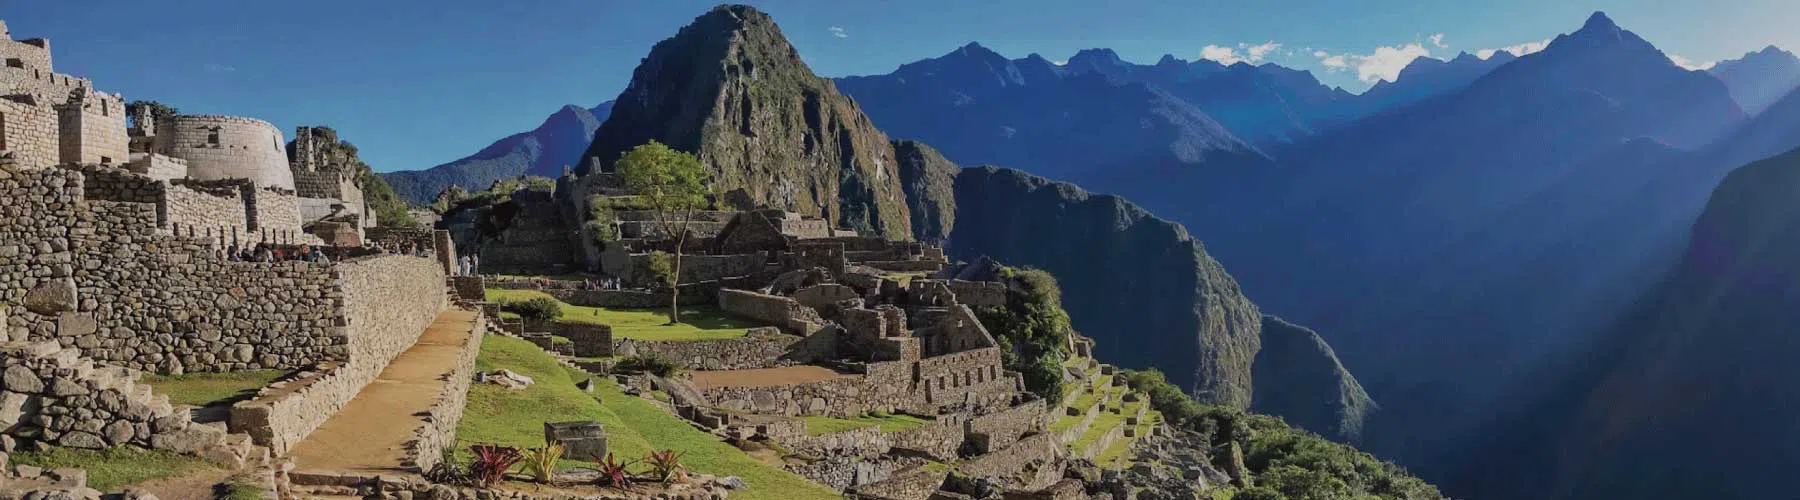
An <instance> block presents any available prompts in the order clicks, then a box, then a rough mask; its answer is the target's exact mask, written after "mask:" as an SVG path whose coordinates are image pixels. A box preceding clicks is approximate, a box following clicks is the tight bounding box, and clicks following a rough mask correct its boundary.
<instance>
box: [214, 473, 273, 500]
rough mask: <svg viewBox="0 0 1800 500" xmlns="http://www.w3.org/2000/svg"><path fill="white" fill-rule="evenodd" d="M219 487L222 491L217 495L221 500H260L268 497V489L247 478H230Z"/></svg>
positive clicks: (253, 479)
mask: <svg viewBox="0 0 1800 500" xmlns="http://www.w3.org/2000/svg"><path fill="white" fill-rule="evenodd" d="M220 487H221V488H223V490H224V491H223V492H221V493H220V494H219V498H220V499H221V500H262V499H264V498H268V497H269V496H270V492H269V490H268V488H265V487H263V485H262V484H260V483H258V482H256V479H255V478H251V477H247V476H232V477H231V479H230V480H227V481H225V484H223V485H220Z"/></svg>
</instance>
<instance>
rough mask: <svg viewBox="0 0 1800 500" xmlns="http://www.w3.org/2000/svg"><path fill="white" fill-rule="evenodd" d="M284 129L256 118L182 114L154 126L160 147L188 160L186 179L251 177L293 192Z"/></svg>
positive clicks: (266, 184)
mask: <svg viewBox="0 0 1800 500" xmlns="http://www.w3.org/2000/svg"><path fill="white" fill-rule="evenodd" d="M286 143H287V141H286V140H285V139H284V138H283V136H282V135H281V129H278V128H275V125H272V124H270V123H269V122H265V121H262V120H258V119H255V118H241V117H236V116H216V115H181V116H176V117H174V118H171V119H168V120H166V121H164V122H159V123H157V124H156V144H157V149H158V150H159V151H162V152H163V154H166V155H168V156H173V157H176V158H181V159H183V160H187V162H188V177H191V178H194V179H200V180H220V179H250V180H251V182H255V183H256V185H258V186H265V187H278V188H282V189H288V190H292V189H294V173H293V171H292V170H290V169H289V168H288V159H287V150H286V148H285V146H284V145H285V144H286Z"/></svg>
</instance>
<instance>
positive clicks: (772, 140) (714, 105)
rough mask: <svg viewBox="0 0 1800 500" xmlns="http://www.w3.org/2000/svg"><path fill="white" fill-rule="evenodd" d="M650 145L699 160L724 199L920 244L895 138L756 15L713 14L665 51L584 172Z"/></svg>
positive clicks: (626, 99) (661, 48)
mask: <svg viewBox="0 0 1800 500" xmlns="http://www.w3.org/2000/svg"><path fill="white" fill-rule="evenodd" d="M650 140H656V141H659V142H662V143H664V144H668V145H669V146H670V147H673V148H675V149H679V150H682V151H688V152H691V153H694V154H695V155H696V156H698V157H699V158H700V161H701V162H703V163H705V164H706V165H708V166H709V167H711V168H712V170H713V172H714V174H715V178H714V181H715V188H716V189H717V191H718V192H719V193H721V194H724V195H726V196H725V198H726V199H747V200H748V201H749V202H750V203H752V204H756V205H767V206H773V207H779V208H785V209H789V210H793V211H796V212H800V213H803V214H807V215H819V216H824V217H826V218H828V219H829V220H831V221H832V222H833V223H835V224H837V225H840V226H843V227H848V228H852V229H856V230H858V231H859V232H863V233H868V234H877V235H883V236H887V237H891V238H902V239H910V238H911V237H912V229H911V216H910V215H909V213H908V210H907V207H906V198H905V195H904V194H903V193H902V192H901V188H900V183H899V182H898V178H899V172H898V170H897V166H896V162H895V159H894V147H893V145H891V144H890V143H889V142H888V138H887V135H885V134H883V133H881V131H879V130H876V129H875V126H874V125H873V124H872V123H870V122H869V119H868V117H866V116H863V114H862V111H861V110H859V109H858V108H857V106H856V103H854V102H852V101H851V100H850V99H849V98H847V97H844V96H843V95H841V94H839V93H838V91H837V88H836V87H835V86H833V85H832V83H831V81H830V80H827V79H824V78H820V77H818V76H816V75H814V74H813V73H812V70H810V69H808V68H807V67H806V64H805V63H804V62H802V61H801V60H800V54H799V53H798V52H796V51H795V50H794V47H793V46H792V45H790V44H788V42H787V39H786V38H784V37H783V36H782V34H781V30H780V28H778V27H776V25H775V21H774V20H773V19H770V18H769V16H768V15H767V14H764V13H762V12H760V11H757V10H756V9H753V8H750V7H747V6H742V5H726V6H720V7H717V8H714V9H712V10H711V11H709V12H707V13H706V14H704V15H701V16H700V17H698V18H696V19H694V22H693V23H692V24H689V25H688V26H687V27H684V28H682V29H681V31H680V32H679V33H677V34H676V35H675V36H674V37H672V38H669V39H667V40H663V41H662V42H660V43H657V44H656V46H655V47H654V48H652V49H651V50H650V55H649V56H647V57H645V58H644V61H643V63H642V64H640V65H638V67H637V70H636V71H634V72H633V73H632V79H631V84H630V86H628V87H627V88H626V89H625V92H624V93H622V94H620V95H619V99H618V101H617V103H616V104H615V105H614V106H613V110H612V116H611V117H610V118H608V119H607V120H606V122H605V123H602V124H601V125H600V128H599V130H597V131H596V132H595V134H594V140H593V143H592V144H591V145H590V146H589V147H588V150H587V153H586V155H585V157H584V160H583V162H582V165H581V168H582V171H583V172H584V173H585V172H587V171H591V170H593V169H595V168H598V169H599V171H611V170H612V168H613V163H614V162H616V161H618V159H619V157H620V155H621V154H623V153H624V152H625V151H628V150H630V149H631V148H633V147H636V146H638V145H640V144H643V143H645V142H647V141H650Z"/></svg>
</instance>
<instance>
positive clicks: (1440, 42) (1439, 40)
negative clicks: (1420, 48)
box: [1429, 33, 1450, 49]
mask: <svg viewBox="0 0 1800 500" xmlns="http://www.w3.org/2000/svg"><path fill="white" fill-rule="evenodd" d="M1429 39H1430V40H1431V44H1432V45H1434V46H1437V48H1440V49H1448V48H1450V46H1449V45H1444V34H1443V33H1438V34H1435V35H1431V37H1430V38H1429Z"/></svg>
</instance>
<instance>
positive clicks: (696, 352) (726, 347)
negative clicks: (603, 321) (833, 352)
mask: <svg viewBox="0 0 1800 500" xmlns="http://www.w3.org/2000/svg"><path fill="white" fill-rule="evenodd" d="M801 339H802V338H801V337H799V336H796V335H789V334H785V333H781V332H780V331H779V330H776V329H774V328H755V329H752V330H751V331H750V334H749V335H746V336H744V337H742V338H735V339H722V340H696V341H654V340H634V339H617V340H614V341H613V349H612V352H613V353H615V354H617V355H620V356H633V355H637V356H642V355H656V356H660V357H662V358H665V359H668V360H670V361H674V362H676V363H678V364H680V365H681V366H682V367H683V368H686V369H689V370H745V369H751V368H773V367H777V366H785V365H792V364H795V363H796V362H803V361H810V360H811V359H810V358H808V359H803V360H799V361H796V360H793V359H791V358H789V357H787V354H788V352H789V350H790V348H792V347H793V346H794V344H796V343H799V342H800V341H801ZM579 348H580V346H579V342H577V350H579ZM578 356H579V354H578Z"/></svg>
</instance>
